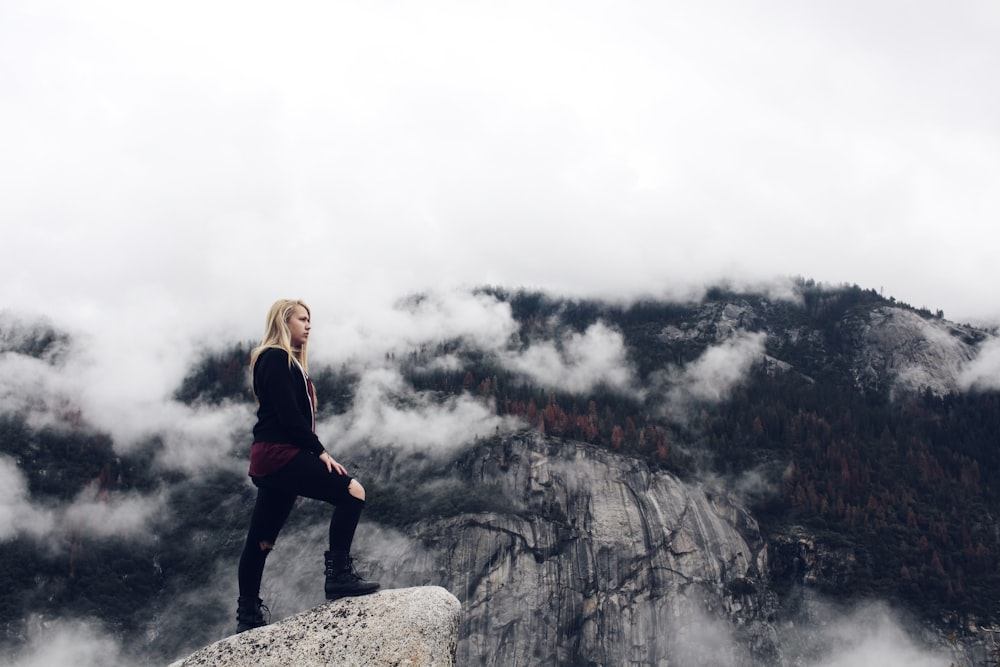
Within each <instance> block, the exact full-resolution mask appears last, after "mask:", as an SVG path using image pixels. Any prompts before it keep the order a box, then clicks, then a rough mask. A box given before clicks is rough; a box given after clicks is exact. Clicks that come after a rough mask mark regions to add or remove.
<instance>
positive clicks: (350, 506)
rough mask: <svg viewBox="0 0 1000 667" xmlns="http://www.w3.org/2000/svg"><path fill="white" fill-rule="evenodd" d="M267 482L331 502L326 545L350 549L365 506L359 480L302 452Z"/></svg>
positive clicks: (337, 548)
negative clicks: (330, 469)
mask: <svg viewBox="0 0 1000 667" xmlns="http://www.w3.org/2000/svg"><path fill="white" fill-rule="evenodd" d="M267 484H268V485H269V486H271V487H272V488H278V489H281V490H282V491H284V492H286V493H292V494H295V495H298V496H305V497H306V498H314V499H316V500H322V501H323V502H325V503H329V504H331V505H333V506H334V510H333V516H332V517H331V518H330V549H331V550H343V551H350V550H351V543H352V542H353V541H354V532H355V530H356V528H357V526H358V521H359V520H360V519H361V512H362V510H364V507H365V490H364V487H362V486H361V484H360V482H358V481H357V480H356V479H352V478H350V477H345V476H344V475H338V474H337V473H335V472H334V473H331V472H329V471H328V470H327V469H326V465H324V464H323V462H322V461H320V460H319V459H318V458H316V457H315V456H313V455H312V454H309V453H308V452H303V453H301V454H299V455H297V456H296V457H295V458H293V459H292V460H291V461H289V462H288V463H287V464H286V465H285V467H284V468H282V469H281V470H279V471H278V472H276V473H274V474H273V475H269V476H268V477H267Z"/></svg>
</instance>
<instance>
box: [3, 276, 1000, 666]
mask: <svg viewBox="0 0 1000 667" xmlns="http://www.w3.org/2000/svg"><path fill="white" fill-rule="evenodd" d="M797 287H798V292H797V294H796V298H794V299H787V300H786V299H775V298H772V297H769V296H767V295H762V294H747V293H740V292H736V291H734V290H731V289H727V288H717V289H713V290H710V291H709V292H708V293H707V294H706V295H705V296H704V298H703V299H702V300H701V301H700V302H697V303H687V304H685V303H666V302H657V301H653V300H650V301H642V302H634V303H628V304H613V303H608V302H602V301H596V300H595V301H588V300H568V299H560V298H556V297H553V296H550V295H546V294H542V293H534V292H526V291H508V290H504V289H500V288H485V289H482V290H480V291H479V294H480V295H483V296H485V297H487V298H489V299H491V300H494V301H496V302H498V303H501V304H506V305H507V306H508V307H509V309H510V315H511V318H512V320H513V322H514V323H515V325H516V328H515V330H514V331H513V333H512V334H511V336H510V339H509V340H508V341H507V342H506V343H505V345H504V346H503V347H500V348H484V347H483V346H479V345H475V344H472V343H470V341H468V340H465V339H463V338H462V337H461V336H456V337H453V338H449V339H443V340H439V341H437V342H436V343H434V344H422V345H418V346H414V347H413V348H411V349H405V350H404V349H401V350H398V351H397V350H394V351H391V352H387V353H386V358H385V364H384V365H385V367H386V368H387V369H392V373H394V374H398V375H393V378H397V379H398V381H399V383H398V384H391V383H386V385H385V386H388V387H390V388H389V389H385V390H384V392H383V394H380V397H379V400H381V401H383V402H385V403H387V404H391V405H392V407H393V408H394V409H397V410H399V411H401V412H405V411H406V410H407V409H408V408H409V409H413V410H417V409H418V408H420V409H423V408H426V407H427V406H428V405H434V406H438V407H441V406H446V407H447V406H450V408H449V409H450V410H452V412H453V413H457V414H462V413H461V412H459V409H458V408H457V407H456V406H460V405H465V404H466V403H461V402H462V401H466V402H469V403H468V404H474V405H476V406H479V407H480V408H482V409H483V411H484V413H485V414H488V415H490V416H489V419H483V421H482V422H481V423H482V425H483V428H484V429H488V430H484V431H483V432H478V433H476V434H475V435H474V438H480V439H484V438H490V437H492V436H494V434H495V433H499V432H500V431H501V430H506V429H510V428H529V429H537V430H539V431H542V432H544V433H546V434H548V435H551V436H554V437H558V438H565V439H572V440H580V441H583V442H587V443H592V444H594V445H597V446H600V447H605V448H607V449H609V450H613V451H616V452H620V453H623V454H626V455H629V456H632V457H637V458H640V459H642V460H644V461H646V462H647V463H648V465H649V466H651V467H654V468H659V469H663V470H667V471H670V472H672V473H674V474H676V475H678V476H680V477H681V478H682V479H689V480H698V481H702V482H703V483H707V484H712V485H714V486H715V487H716V488H718V489H720V490H722V491H725V492H727V493H730V494H733V495H736V496H737V497H738V498H739V499H740V500H741V501H742V502H743V503H745V504H746V505H747V507H748V508H750V509H751V511H752V512H753V514H754V515H755V516H756V518H757V519H758V520H759V521H760V522H761V526H762V528H763V530H764V532H765V533H766V534H769V535H772V536H778V535H781V534H784V533H787V532H788V531H793V530H798V529H803V530H806V531H808V532H809V533H810V534H812V535H815V536H817V538H818V539H821V540H822V541H823V542H824V543H825V544H827V545H829V546H831V547H833V548H840V549H845V550H847V551H848V552H850V553H851V554H852V555H853V562H854V566H853V569H852V570H851V571H850V572H849V573H846V576H845V578H844V579H843V581H842V584H843V585H839V586H836V587H830V588H829V589H827V590H823V591H822V592H824V593H826V594H828V595H830V596H833V597H836V598H840V599H845V600H848V599H865V598H879V599H886V600H890V601H892V602H894V603H899V604H903V605H907V606H909V607H910V608H912V609H913V610H914V612H915V613H916V614H918V615H919V616H920V617H921V618H925V619H932V620H935V621H940V620H941V619H942V618H944V619H951V621H953V622H954V623H955V627H958V626H959V625H960V621H961V620H963V619H966V618H968V617H974V618H976V619H980V620H982V621H991V622H998V621H1000V610H998V609H997V607H996V603H995V601H996V600H998V599H1000V538H998V527H1000V523H998V519H997V517H1000V485H998V483H997V482H996V480H997V479H998V473H1000V457H998V454H997V434H998V433H1000V394H998V393H997V391H995V390H977V391H966V392H961V393H959V392H953V393H948V394H944V395H941V394H936V393H934V392H932V391H930V390H926V391H922V392H916V393H911V394H907V395H902V396H900V395H897V394H894V393H893V392H892V391H891V388H889V387H859V386H858V382H857V379H856V377H855V376H854V375H853V374H852V371H851V368H850V364H849V363H848V361H847V360H848V358H849V357H850V355H851V354H852V346H854V345H855V344H856V341H855V340H854V338H852V336H851V333H850V331H849V330H848V327H846V326H845V322H846V321H847V320H848V319H849V318H851V317H854V316H861V315H863V314H864V313H867V312H869V311H870V310H871V309H873V308H879V307H885V306H888V305H891V306H892V307H896V308H904V309H908V310H910V311H913V312H916V313H917V314H919V315H920V316H921V317H925V318H928V319H940V318H941V313H938V314H932V313H930V312H929V311H926V309H920V310H916V309H912V308H910V307H909V306H907V305H906V304H898V303H895V302H892V301H889V300H886V299H884V298H883V297H882V296H881V295H879V294H877V293H876V292H874V291H873V290H864V289H861V288H859V287H856V286H844V287H840V288H836V289H830V288H826V287H821V286H817V285H815V284H813V283H811V282H809V281H800V282H799V284H798V286H797ZM415 299H417V300H418V301H419V297H415ZM730 303H743V304H749V305H750V306H752V307H753V311H754V312H757V313H766V318H765V317H762V316H761V317H756V318H748V319H744V320H740V321H738V322H737V323H736V328H735V330H734V332H733V334H732V335H729V334H728V333H727V332H725V331H721V330H719V327H720V326H722V324H721V321H720V320H714V321H711V320H705V319H699V317H700V314H701V313H704V312H705V309H706V308H710V307H713V306H714V305H719V306H720V307H721V306H722V305H724V304H730ZM411 306H412V304H411ZM3 327H4V328H3V329H2V330H0V343H2V345H3V347H2V348H0V354H3V355H6V356H8V357H10V356H12V355H20V356H25V357H31V358H32V359H36V360H39V361H40V362H44V363H53V364H55V363H57V361H54V360H55V359H57V357H58V355H59V354H61V353H62V352H61V351H62V350H63V349H64V348H65V347H66V346H67V345H68V339H67V338H66V337H65V336H63V335H61V334H59V333H58V332H57V331H55V330H52V329H45V328H42V329H37V330H32V329H30V328H28V329H26V328H23V327H21V328H18V327H15V326H13V325H12V323H10V322H4V323H3ZM969 331H970V332H971V333H969V334H968V335H969V336H970V337H971V338H972V339H973V340H972V342H980V341H982V340H985V339H986V338H987V337H988V334H987V332H974V331H971V329H970V330H969ZM776 332H780V335H779V334H778V333H776ZM720 341H721V342H720ZM252 345H253V344H252V343H249V342H245V341H244V342H234V343H233V344H232V345H231V346H230V347H228V348H225V349H223V350H220V351H215V352H212V353H206V354H205V355H204V356H203V357H202V358H200V359H199V360H197V362H196V363H195V364H193V365H192V367H191V368H190V370H189V372H188V374H187V376H186V377H185V378H184V379H183V381H182V382H181V383H180V385H179V386H178V387H177V389H176V391H175V393H174V396H173V400H174V401H176V402H178V403H180V404H182V405H184V406H188V407H190V408H192V409H198V410H212V409H216V408H219V409H221V408H222V406H232V405H236V406H239V409H240V410H242V412H240V413H239V414H243V415H249V413H250V411H251V410H252V406H253V397H252V395H251V393H250V392H249V391H248V386H247V366H246V365H247V359H248V355H249V350H250V349H251V347H252ZM584 357H585V358H586V359H584ZM779 361H780V363H779ZM531 368H535V369H541V372H538V373H533V372H532V371H531ZM734 368H735V369H737V371H738V372H734V371H733V369H734ZM312 371H313V379H314V381H315V383H316V386H317V394H318V396H319V401H320V422H321V423H328V424H331V426H330V427H329V428H331V429H334V430H333V431H331V432H332V433H344V434H346V433H353V432H355V431H356V429H355V431H352V430H351V429H352V428H353V426H352V425H354V424H356V422H357V421H358V420H359V418H358V417H357V416H356V415H355V414H354V412H355V411H356V410H357V405H358V402H359V397H360V395H361V394H362V393H363V392H365V391H369V389H368V388H366V386H365V384H364V376H365V371H364V370H363V369H361V368H359V367H357V366H353V365H351V364H349V363H345V364H342V365H339V366H320V367H314V368H313V369H312ZM570 371H572V372H570ZM551 378H561V382H555V381H552V382H549V379H551ZM699 383H702V384H705V383H707V385H710V386H711V387H712V391H710V392H709V391H700V390H698V389H697V388H698V387H700V386H702V384H699ZM393 387H395V389H393ZM476 414H477V415H479V413H476ZM61 415H62V417H61V419H60V420H58V421H57V422H54V423H53V422H44V421H39V420H37V419H33V418H32V417H31V415H30V414H25V413H24V412H23V411H19V410H13V411H9V410H6V409H5V410H4V411H3V412H0V479H6V478H10V479H11V480H12V481H13V482H14V483H12V484H10V485H8V488H11V489H14V490H13V491H12V492H11V497H10V498H8V500H7V504H6V505H5V506H4V507H3V508H2V509H3V512H4V514H2V515H0V518H3V521H2V522H0V586H2V587H3V588H4V590H5V591H8V593H7V594H5V595H4V596H3V597H0V618H2V619H3V622H2V623H3V625H2V632H3V636H2V639H3V642H4V643H6V644H8V645H10V646H16V645H18V644H19V643H20V642H23V641H24V639H25V637H26V635H27V633H28V628H27V626H28V624H29V623H30V622H31V621H30V620H29V619H31V618H36V619H37V618H41V619H46V618H48V619H52V618H58V617H67V616H71V617H77V618H92V619H98V620H99V621H100V623H101V624H102V625H103V627H106V628H108V631H109V632H110V633H112V634H114V635H115V636H119V637H122V638H125V639H123V641H125V642H126V644H129V645H130V646H131V648H132V649H133V650H135V649H136V648H137V647H138V646H140V645H145V646H147V647H150V648H149V649H148V650H151V651H153V652H158V653H159V654H161V655H163V656H166V657H173V656H174V654H175V652H176V651H177V650H179V649H182V648H184V647H186V646H187V647H190V646H197V645H200V643H204V642H205V641H207V640H208V639H209V637H208V636H207V634H206V630H205V629H204V628H207V627H210V626H211V622H213V621H214V619H215V618H217V617H221V616H226V615H229V614H230V610H229V609H228V607H226V608H220V607H218V606H213V604H207V605H192V606H190V610H191V612H190V615H189V616H188V617H186V618H180V617H177V616H173V615H171V616H166V615H164V616H163V617H162V618H161V619H160V620H161V621H162V622H161V623H156V622H155V620H156V619H155V616H156V615H157V613H158V610H163V609H164V608H166V607H167V606H169V605H171V604H173V603H175V602H177V601H178V600H182V599H185V596H188V595H190V592H191V591H192V590H196V589H197V588H198V587H199V586H209V585H211V580H212V578H213V577H217V576H219V572H218V571H217V563H219V562H226V563H230V564H235V562H236V560H237V559H238V554H239V550H240V548H241V547H242V539H243V531H244V530H245V521H246V516H247V514H248V512H249V507H250V503H251V502H252V498H253V490H252V487H250V486H249V485H248V483H247V481H246V477H245V461H244V457H245V453H246V452H245V448H244V447H243V445H242V444H240V445H239V446H236V447H233V449H232V451H230V452H228V453H227V454H226V455H225V456H224V457H223V462H222V464H220V465H217V466H211V467H207V468H206V469H205V470H203V471H199V472H197V473H192V472H191V471H190V470H184V469H177V468H173V469H171V468H169V467H166V468H164V467H162V466H154V465H152V463H151V462H152V461H154V460H155V459H156V457H157V456H162V455H163V452H164V450H165V442H164V441H163V440H162V439H161V438H160V437H159V436H157V435H152V436H150V437H149V438H147V439H145V440H144V441H142V442H140V443H138V444H134V445H132V446H130V448H129V449H128V450H127V451H121V450H120V449H116V447H115V443H114V441H113V439H112V438H111V436H109V435H108V434H107V433H103V432H101V431H100V430H96V429H94V428H92V427H91V426H89V425H88V424H87V422H86V419H85V418H84V416H82V415H80V414H79V413H78V412H76V411H74V407H73V406H72V405H71V404H69V405H66V406H64V409H63V410H62V412H61ZM477 418H481V415H480V417H477ZM250 426H251V422H250V421H248V422H247V423H246V424H245V428H246V432H247V434H248V433H249V428H250ZM243 437H248V436H243ZM358 437H359V438H360V439H359V441H358V442H355V443H354V445H353V447H354V451H355V452H356V453H357V456H362V454H361V452H363V451H364V448H365V446H366V445H369V444H371V445H372V446H376V445H379V443H368V442H366V441H365V440H364V438H363V437H362V436H358ZM245 444H246V447H247V448H248V446H249V442H247V443H245ZM463 444H464V445H467V444H470V443H469V442H466V443H450V445H449V447H445V448H442V450H441V451H437V452H426V453H423V454H422V453H421V452H419V451H415V450H411V451H410V452H409V453H410V454H411V455H417V456H425V457H426V461H427V467H426V468H425V470H430V471H432V472H433V471H437V473H439V474H440V475H441V480H442V481H441V482H440V483H437V484H433V485H431V484H427V485H424V486H421V487H419V488H416V487H414V486H412V485H411V484H410V483H409V481H410V480H406V479H395V480H390V479H380V478H378V476H375V477H373V478H371V479H368V480H366V486H367V487H368V488H369V496H370V498H371V499H372V501H371V502H370V503H369V507H368V509H367V511H366V515H365V517H366V518H365V520H366V521H372V522H377V523H379V524H381V525H384V526H387V527H395V528H405V527H406V526H407V525H409V524H411V523H412V522H414V521H417V520H419V518H420V517H421V516H425V515H427V514H428V513H430V514H433V515H443V516H447V515H451V514H460V513H465V512H481V511H503V510H504V507H503V506H502V502H501V501H499V500H498V499H496V498H491V497H489V496H488V495H487V494H484V493H482V492H480V491H479V490H477V488H476V487H475V485H474V483H472V482H470V481H468V480H456V479H454V478H449V477H448V469H449V464H450V462H451V461H454V460H456V459H457V458H459V457H461V456H462V445H463ZM19 480H23V489H21V490H20V491H18V490H17V486H16V484H17V483H21V482H19ZM150 498H155V499H156V502H155V503H153V504H152V505H151V504H150V503H149V502H148V499H150ZM95 507H96V508H100V512H101V514H100V515H99V516H100V517H103V519H102V520H103V525H104V528H103V529H102V528H101V526H99V525H95V524H94V523H93V521H90V520H88V519H86V517H88V516H93V515H94V513H95V511H97V510H95ZM74 508H81V509H79V510H74ZM310 511H312V510H306V511H305V513H304V514H303V516H302V517H301V519H299V520H302V521H305V520H307V519H308V516H309V514H308V512H310ZM31 512H34V514H30V513H31ZM18 516H31V517H33V520H32V522H31V523H32V525H33V526H34V528H32V527H29V526H26V525H23V524H22V523H18V519H16V517H18ZM225 576H229V573H227V574H226V575H225ZM774 577H775V578H774V581H773V584H774V585H775V588H776V590H777V591H778V592H779V593H788V592H789V591H790V590H792V588H793V587H794V586H795V585H797V583H799V582H796V581H795V578H794V573H791V572H786V573H781V572H777V573H774ZM234 599H235V598H234ZM210 619H211V620H210ZM151 628H157V629H156V630H155V631H154V630H152V629H151Z"/></svg>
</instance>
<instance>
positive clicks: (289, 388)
mask: <svg viewBox="0 0 1000 667" xmlns="http://www.w3.org/2000/svg"><path fill="white" fill-rule="evenodd" d="M310 317H311V314H310V311H309V308H308V307H307V306H306V305H305V304H304V303H302V302H301V301H294V300H289V299H282V300H280V301H277V302H275V304H274V305H273V306H271V310H270V312H269V313H268V315H267V325H266V329H265V331H264V340H263V341H262V342H261V344H260V345H259V346H258V347H257V348H255V349H254V350H253V352H251V354H250V368H251V373H252V376H253V392H254V395H255V396H256V397H257V403H258V409H257V424H256V425H255V426H254V428H253V435H254V443H253V446H252V447H251V448H250V478H251V479H252V480H253V483H254V484H255V485H256V486H257V502H256V504H255V505H254V508H253V515H252V516H251V518H250V528H249V530H248V531H247V541H246V544H245V545H244V547H243V554H242V556H240V566H239V583H240V597H239V601H238V607H237V612H236V620H237V626H236V631H237V632H243V631H245V630H249V629H250V628H256V627H259V626H261V625H265V624H266V621H265V620H264V614H263V612H264V610H266V609H267V608H266V607H263V608H262V603H263V601H262V600H261V599H260V597H259V595H260V581H261V577H262V575H263V573H264V561H265V560H266V559H267V555H268V554H269V553H270V551H271V549H273V548H274V543H275V540H276V539H277V538H278V533H279V532H280V531H281V527H282V526H283V525H284V523H285V520H286V519H287V518H288V514H289V512H291V510H292V505H293V504H294V503H295V500H296V498H297V497H298V496H305V497H307V498H315V499H317V500H322V501H324V502H327V503H330V504H331V505H333V506H334V507H335V509H334V511H333V516H332V518H331V519H330V549H329V551H327V552H326V585H325V589H326V598H327V599H328V600H336V599H338V598H341V597H347V596H354V595H366V594H368V593H374V592H375V591H376V590H378V587H379V585H378V583H377V582H374V581H365V580H364V579H362V578H361V577H359V576H358V574H357V572H356V571H355V570H354V566H353V563H352V559H351V556H350V553H351V542H352V541H353V539H354V530H355V528H356V527H357V525H358V519H359V518H360V517H361V510H362V509H364V505H365V490H364V487H362V486H361V484H360V483H358V481H357V480H356V479H352V478H351V477H350V475H348V474H347V470H345V469H344V466H342V465H341V464H339V463H337V461H335V460H334V459H333V457H332V456H330V454H329V453H328V452H327V451H326V450H325V449H324V448H323V445H322V444H321V443H320V441H319V438H317V437H316V433H315V429H316V392H315V390H314V389H313V384H312V381H311V380H310V379H309V374H308V372H307V369H308V365H307V362H306V356H307V355H306V348H307V344H308V341H309V330H310V329H311V322H310Z"/></svg>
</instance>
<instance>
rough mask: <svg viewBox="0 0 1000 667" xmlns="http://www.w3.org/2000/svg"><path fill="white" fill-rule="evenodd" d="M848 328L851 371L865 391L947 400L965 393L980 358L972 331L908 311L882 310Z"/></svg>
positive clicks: (868, 315)
mask: <svg viewBox="0 0 1000 667" xmlns="http://www.w3.org/2000/svg"><path fill="white" fill-rule="evenodd" d="M848 324H849V325H850V329H851V330H852V331H853V334H854V335H853V338H854V344H853V346H852V347H853V349H854V350H855V354H854V358H853V360H852V366H851V367H852V371H853V373H854V377H855V381H856V382H857V384H858V385H859V386H861V387H865V388H870V389H875V390H883V389H888V390H890V391H891V392H893V393H894V394H899V393H904V394H905V393H911V392H917V391H924V390H927V389H929V390H930V391H931V392H933V393H934V394H937V395H944V394H947V393H949V392H952V391H956V390H958V389H959V386H958V378H959V375H960V373H961V371H962V368H963V366H964V365H965V364H967V363H968V362H970V361H971V360H972V359H974V358H975V356H976V350H975V347H974V346H973V344H972V342H973V339H972V338H971V337H972V336H973V333H974V332H973V331H972V330H963V329H961V328H959V327H957V326H956V325H954V324H952V323H950V322H948V321H946V320H927V319H925V318H923V317H921V316H920V315H918V314H917V313H914V312H912V311H909V310H904V309H902V308H890V307H885V308H876V309H874V310H872V311H871V312H870V313H868V314H866V316H865V317H864V318H863V319H860V318H854V319H849V320H848Z"/></svg>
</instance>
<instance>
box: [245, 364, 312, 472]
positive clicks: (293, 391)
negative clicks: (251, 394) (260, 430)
mask: <svg viewBox="0 0 1000 667" xmlns="http://www.w3.org/2000/svg"><path fill="white" fill-rule="evenodd" d="M254 383H255V385H256V388H257V396H258V398H259V399H260V402H261V404H262V405H264V404H266V405H269V406H270V407H271V409H272V410H273V411H274V413H275V415H276V416H277V418H278V423H279V424H280V425H281V429H282V431H283V432H284V434H285V436H286V437H287V438H288V442H289V443H290V444H293V445H295V446H296V447H301V448H302V449H305V450H308V451H310V452H312V453H313V454H316V455H317V456H319V455H320V454H322V453H323V452H324V451H325V450H324V448H323V445H322V443H320V441H319V438H318V437H316V434H315V433H313V430H312V417H311V413H310V416H309V417H306V416H305V415H304V414H303V412H302V407H301V403H300V399H303V397H304V400H306V401H308V400H309V394H308V393H307V391H306V386H305V380H304V379H303V377H302V374H301V372H300V371H299V370H298V369H297V368H296V367H295V366H294V365H293V366H292V367H291V368H289V367H288V354H287V353H286V352H284V351H283V350H280V349H270V350H265V351H264V352H262V353H261V355H260V356H259V357H258V358H257V363H256V365H255V367H254ZM305 406H306V407H308V403H305Z"/></svg>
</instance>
